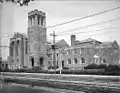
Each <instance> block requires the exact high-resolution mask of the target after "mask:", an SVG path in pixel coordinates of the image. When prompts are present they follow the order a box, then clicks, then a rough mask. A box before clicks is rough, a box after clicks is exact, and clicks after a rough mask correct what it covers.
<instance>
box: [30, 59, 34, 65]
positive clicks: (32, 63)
mask: <svg viewBox="0 0 120 93" xmlns="http://www.w3.org/2000/svg"><path fill="white" fill-rule="evenodd" d="M31 66H32V67H33V66H34V58H33V57H31Z"/></svg>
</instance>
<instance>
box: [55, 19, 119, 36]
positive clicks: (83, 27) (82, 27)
mask: <svg viewBox="0 0 120 93" xmlns="http://www.w3.org/2000/svg"><path fill="white" fill-rule="evenodd" d="M119 19H120V17H118V18H115V19H111V20H107V21H103V22H99V23H95V24H91V25H87V26H81V27H78V28H74V29H70V30H66V31H62V32H59V33H57V34H59V35H60V34H61V33H62V34H63V33H66V32H71V31H74V30H78V29H86V28H88V27H93V26H96V25H101V24H105V23H109V22H113V21H116V20H119Z"/></svg>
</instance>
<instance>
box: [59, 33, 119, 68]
mask: <svg viewBox="0 0 120 93" xmlns="http://www.w3.org/2000/svg"><path fill="white" fill-rule="evenodd" d="M62 51H63V52H61V56H60V57H59V61H60V63H62V66H65V67H69V68H70V69H82V68H84V66H87V65H89V64H92V63H94V64H98V65H99V64H106V65H110V64H111V65H114V64H116V65H118V64H119V56H120V54H119V46H118V44H117V42H116V41H112V42H100V41H97V40H94V39H91V38H88V39H85V40H82V41H78V40H76V38H75V35H72V36H71V46H70V47H68V48H64V49H62Z"/></svg>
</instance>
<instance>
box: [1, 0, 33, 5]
mask: <svg viewBox="0 0 120 93" xmlns="http://www.w3.org/2000/svg"><path fill="white" fill-rule="evenodd" d="M31 1H34V0H0V3H5V2H10V3H14V4H19V5H20V6H28V3H29V2H31Z"/></svg>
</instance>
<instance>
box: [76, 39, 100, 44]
mask: <svg viewBox="0 0 120 93" xmlns="http://www.w3.org/2000/svg"><path fill="white" fill-rule="evenodd" d="M91 41H97V40H95V39H92V38H87V39H84V40H82V41H78V40H76V41H75V44H82V43H86V42H91ZM97 42H99V43H101V42H100V41H97Z"/></svg>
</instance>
